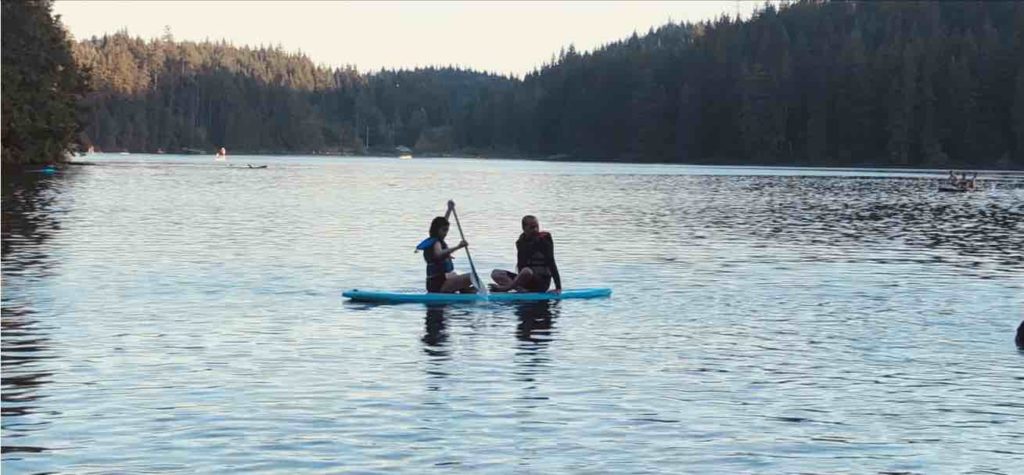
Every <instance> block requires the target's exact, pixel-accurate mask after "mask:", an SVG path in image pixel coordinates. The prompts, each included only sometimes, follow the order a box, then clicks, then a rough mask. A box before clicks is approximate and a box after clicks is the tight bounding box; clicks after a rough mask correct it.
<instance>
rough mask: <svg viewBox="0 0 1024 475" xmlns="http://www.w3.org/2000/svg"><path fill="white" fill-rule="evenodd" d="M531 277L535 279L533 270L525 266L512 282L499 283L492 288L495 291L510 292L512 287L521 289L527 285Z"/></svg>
mask: <svg viewBox="0 0 1024 475" xmlns="http://www.w3.org/2000/svg"><path fill="white" fill-rule="evenodd" d="M531 279H533V271H532V270H530V268H529V267H524V268H523V270H522V271H520V272H519V274H518V275H516V278H515V279H512V281H511V282H509V283H508V284H504V285H499V286H497V287H495V288H494V289H492V290H494V291H495V292H508V291H509V290H512V289H521V288H524V287H526V284H527V283H528V282H530V280H531Z"/></svg>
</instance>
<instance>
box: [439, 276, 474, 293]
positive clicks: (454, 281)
mask: <svg viewBox="0 0 1024 475" xmlns="http://www.w3.org/2000/svg"><path fill="white" fill-rule="evenodd" d="M472 286H473V279H472V278H470V276H469V274H459V275H456V276H450V277H448V278H447V279H445V280H444V285H442V286H441V292H444V293H446V294H453V293H455V292H458V291H460V290H462V289H468V288H470V287H472Z"/></svg>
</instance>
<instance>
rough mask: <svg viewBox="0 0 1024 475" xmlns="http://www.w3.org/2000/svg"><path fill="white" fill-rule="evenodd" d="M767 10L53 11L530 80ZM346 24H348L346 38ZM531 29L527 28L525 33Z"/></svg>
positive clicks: (354, 7) (152, 5) (622, 5)
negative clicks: (597, 54)
mask: <svg viewBox="0 0 1024 475" xmlns="http://www.w3.org/2000/svg"><path fill="white" fill-rule="evenodd" d="M763 4H764V3H763V2H758V1H682V2H650V1H647V2H632V3H628V2H507V1H506V2H486V3H463V2H308V1H302V2H232V1H227V2H225V1H212V2H185V1H154V2H125V1H88V2H87V1H82V0H58V1H55V2H54V4H53V12H54V14H55V15H60V20H61V22H62V23H63V25H64V27H65V28H66V29H67V30H68V32H69V33H70V34H71V36H72V38H73V39H74V40H75V41H81V40H87V39H90V38H92V37H102V36H103V35H112V34H116V33H118V32H122V31H123V32H127V34H129V35H130V36H132V37H139V38H143V39H146V40H152V39H156V38H160V37H162V36H163V35H164V34H165V31H166V30H167V29H169V31H170V33H171V35H172V36H173V37H174V39H175V41H196V42H202V41H210V42H220V41H225V42H227V43H228V44H231V45H233V46H237V47H250V48H259V47H280V48H281V49H282V50H283V51H286V52H288V53H296V54H302V55H305V56H306V57H307V58H309V59H310V60H311V61H312V62H313V63H314V64H316V65H318V66H326V67H330V68H344V67H354V68H355V69H356V70H357V71H359V72H360V73H363V74H366V73H374V72H377V71H380V70H382V69H384V70H414V69H418V68H431V67H434V68H438V67H441V68H446V67H455V68H459V69H468V70H473V71H478V72H484V73H491V74H496V75H502V76H514V77H520V78H521V77H523V76H525V75H526V74H529V73H530V72H533V71H536V70H538V69H540V68H541V67H542V66H543V65H544V64H546V63H549V62H550V61H551V59H552V58H553V57H556V56H557V55H558V53H559V51H560V50H562V49H567V48H569V47H570V46H573V47H574V48H575V49H576V50H577V51H578V52H580V53H584V52H590V51H594V50H597V49H599V48H601V47H603V46H605V45H608V44H610V43H614V42H616V41H621V40H624V39H626V38H628V37H629V36H631V35H632V34H633V33H636V34H638V35H643V34H646V33H647V32H648V31H649V30H651V29H657V28H659V27H662V26H665V25H667V24H670V23H672V24H679V23H686V22H689V23H698V22H701V21H706V20H713V19H715V18H719V17H721V16H730V17H736V16H739V17H740V18H744V19H746V18H750V16H751V15H752V13H753V12H754V11H755V10H756V9H758V8H759V7H760V6H761V5H763ZM240 5H241V6H244V7H246V8H244V9H240V8H239V7H240ZM225 18H230V20H225ZM337 18H343V19H345V20H344V21H343V24H344V26H343V28H341V29H340V31H339V30H337V29H336V27H337V25H334V24H333V23H332V22H334V21H335V19H337ZM530 22H532V24H531V26H530V27H529V29H528V30H527V29H526V27H523V26H519V25H524V24H527V23H530ZM129 25H131V26H129ZM524 32H529V33H531V35H524V34H523V33H524ZM467 38H471V39H472V41H466V39H467ZM339 45H340V46H339ZM352 45H357V47H352Z"/></svg>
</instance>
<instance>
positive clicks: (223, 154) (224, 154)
mask: <svg viewBox="0 0 1024 475" xmlns="http://www.w3.org/2000/svg"><path fill="white" fill-rule="evenodd" d="M227 158H228V151H227V150H225V149H224V147H221V148H220V150H217V156H216V159H217V160H227Z"/></svg>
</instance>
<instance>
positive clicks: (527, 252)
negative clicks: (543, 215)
mask: <svg viewBox="0 0 1024 475" xmlns="http://www.w3.org/2000/svg"><path fill="white" fill-rule="evenodd" d="M554 245H555V244H554V241H552V239H551V235H550V234H548V233H546V232H541V233H539V234H538V235H537V236H536V237H535V238H534V239H530V240H527V239H526V236H525V235H520V236H519V239H518V240H517V241H516V254H517V255H516V267H517V268H518V270H523V268H524V267H529V268H530V269H531V270H533V273H534V274H535V275H539V276H541V277H547V276H549V275H551V265H552V264H553V262H554V258H553V256H552V254H553V249H554Z"/></svg>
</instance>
